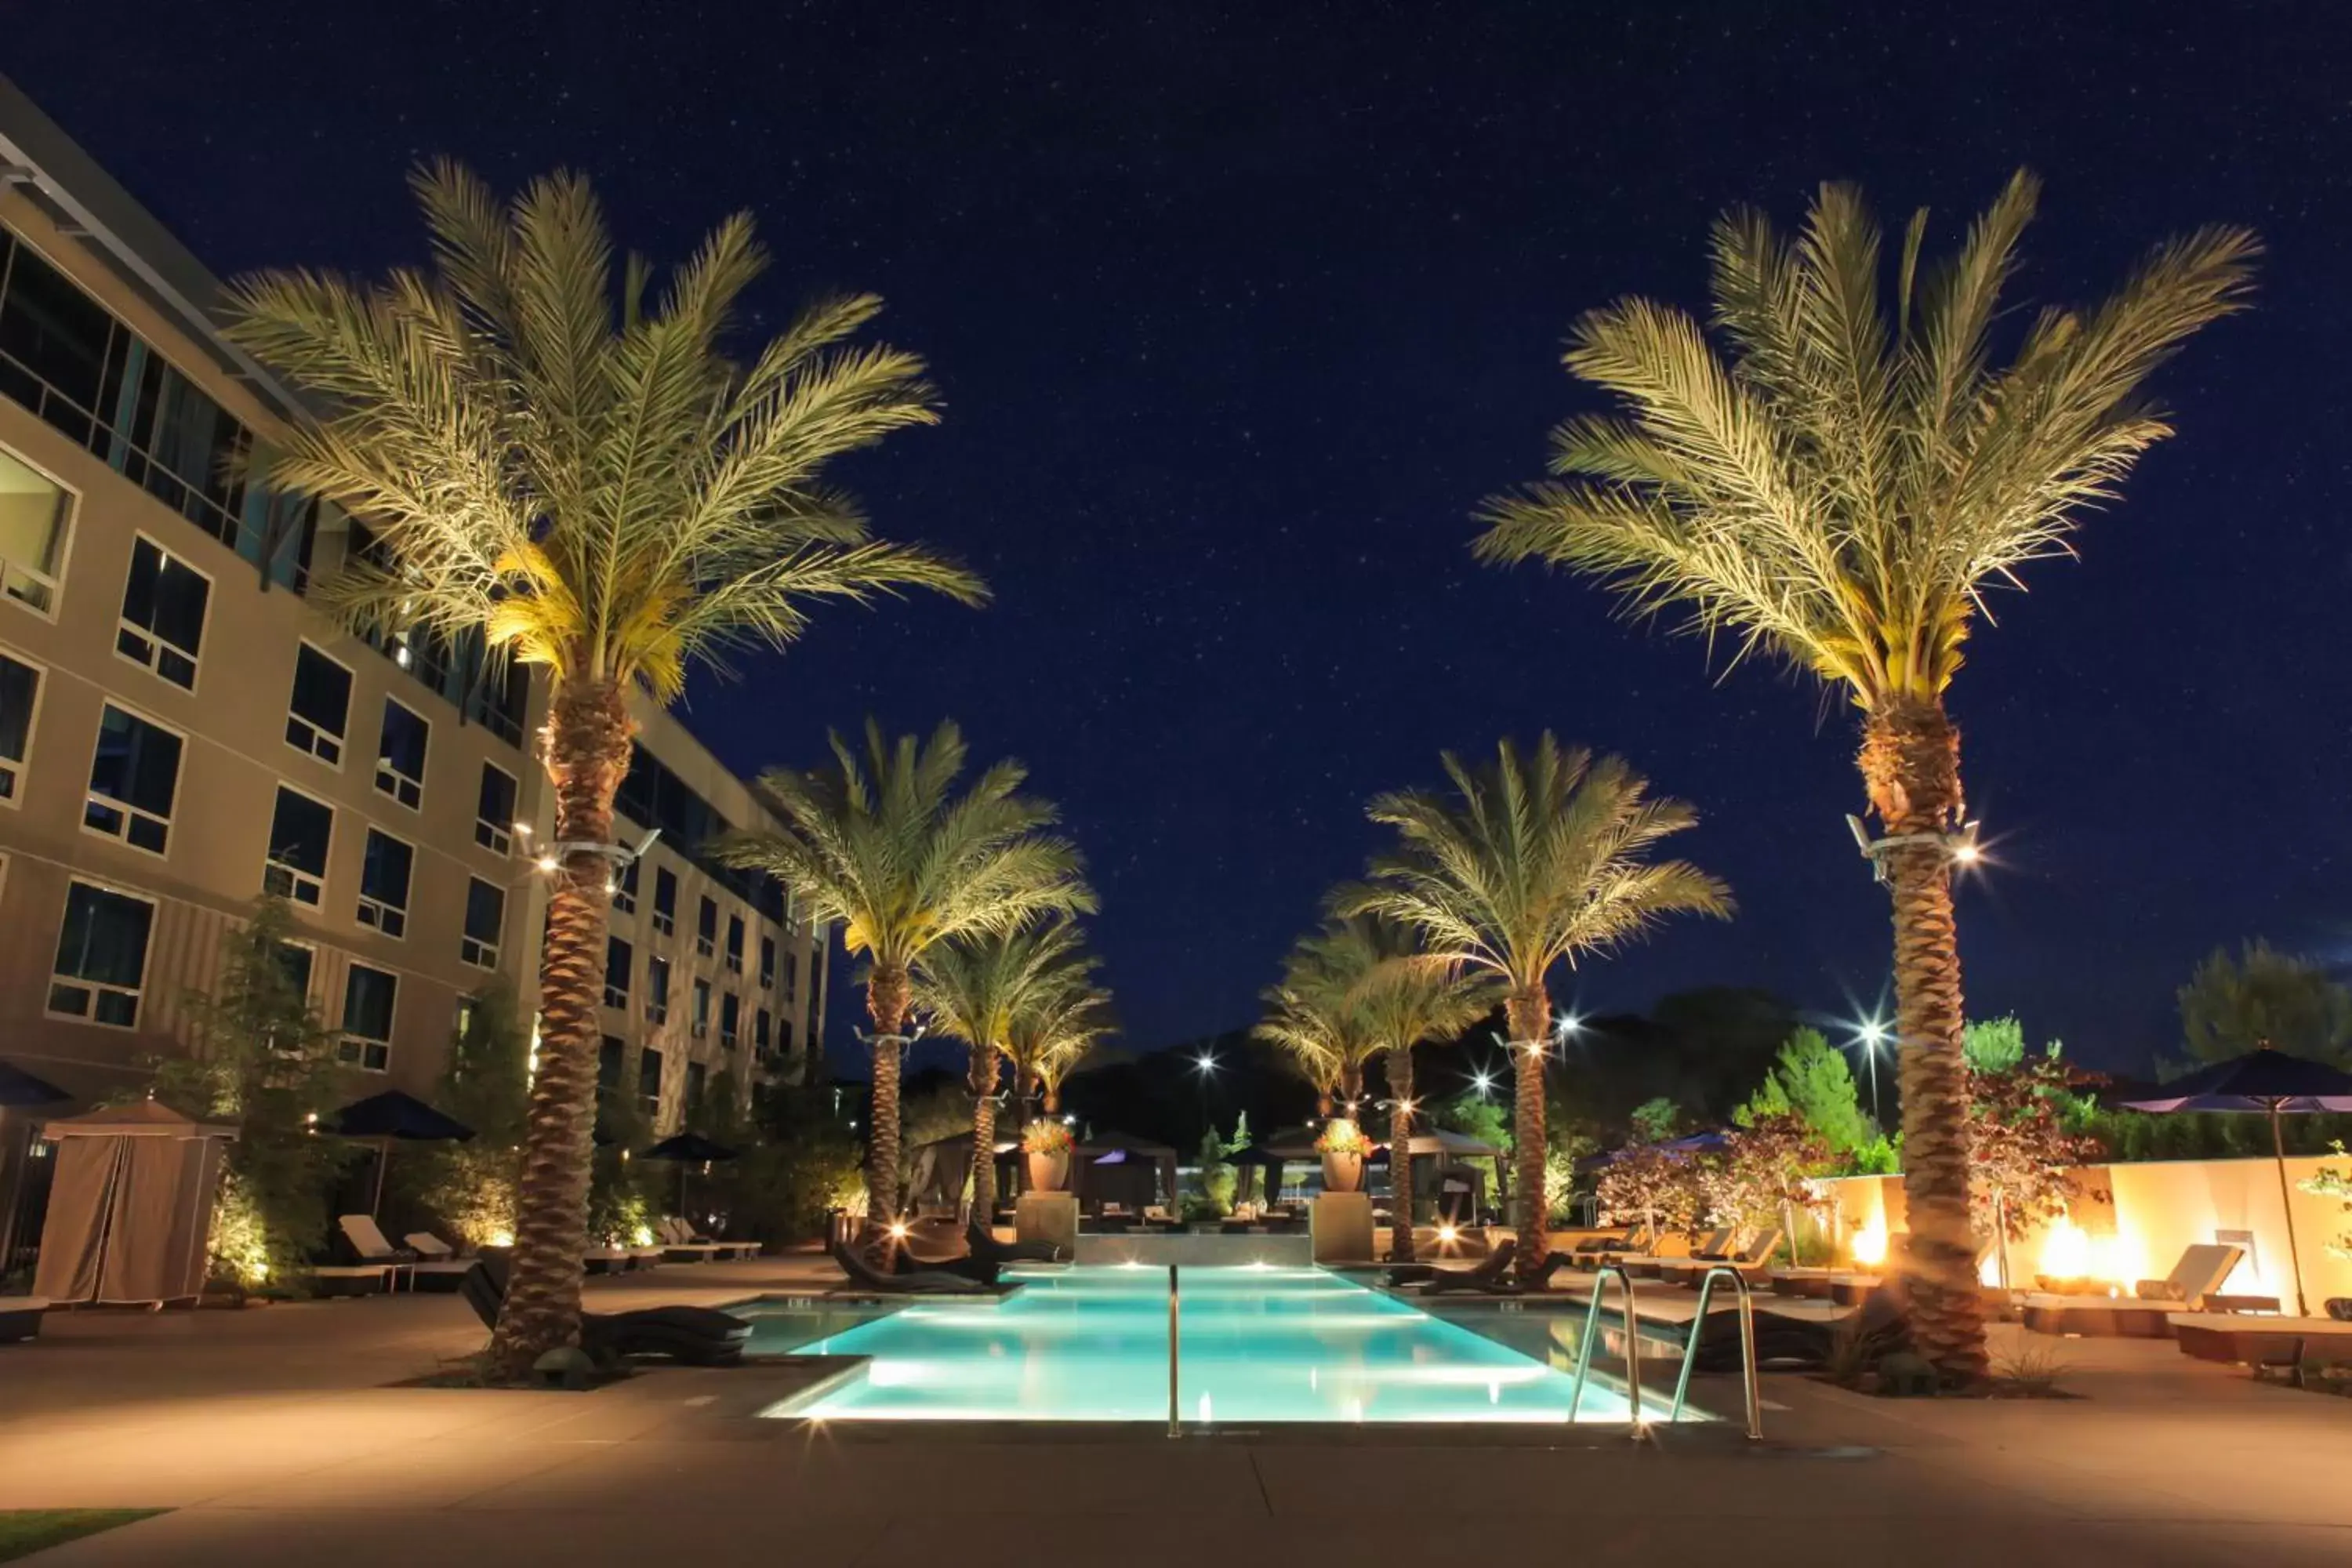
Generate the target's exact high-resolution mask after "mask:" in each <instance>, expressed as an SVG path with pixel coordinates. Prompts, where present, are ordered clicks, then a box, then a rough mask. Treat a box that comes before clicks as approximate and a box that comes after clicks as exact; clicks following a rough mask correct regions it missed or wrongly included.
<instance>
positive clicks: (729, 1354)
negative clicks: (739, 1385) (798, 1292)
mask: <svg viewBox="0 0 2352 1568" xmlns="http://www.w3.org/2000/svg"><path fill="white" fill-rule="evenodd" d="M507 1272H508V1262H507V1259H506V1257H505V1256H504V1255H503V1254H493V1255H490V1256H488V1257H483V1258H476V1259H475V1260H474V1261H473V1262H472V1263H470V1264H468V1265H467V1268H466V1274H465V1277H464V1279H463V1280H462V1282H461V1283H460V1284H459V1285H458V1287H457V1289H459V1291H460V1292H461V1293H463V1295H464V1296H465V1298H466V1302H467V1305H468V1306H470V1307H472V1308H473V1309H474V1315H475V1316H476V1317H478V1318H479V1319H481V1321H482V1326H483V1327H484V1328H486V1329H495V1328H497V1327H498V1322H499V1307H500V1306H501V1305H502V1304H503V1303H504V1302H505V1300H506V1296H507ZM750 1342H751V1324H750V1323H748V1322H746V1321H743V1320H742V1319H740V1318H738V1317H736V1316H734V1315H733V1314H731V1313H728V1312H721V1311H719V1310H717V1309H715V1308H711V1307H640V1308H638V1309H636V1310H635V1311H629V1312H583V1313H581V1314H580V1348H581V1349H582V1350H583V1351H585V1352H588V1355H589V1358H590V1359H591V1360H593V1361H595V1362H597V1363H600V1364H604V1365H610V1364H612V1363H614V1362H617V1361H619V1360H620V1359H622V1358H623V1357H625V1356H639V1355H661V1356H667V1357H669V1358H670V1359H671V1360H672V1361H677V1362H684V1363H687V1364H688V1365H689V1366H731V1365H733V1364H734V1363H737V1362H739V1361H741V1360H742V1359H743V1347H744V1346H745V1345H746V1344H748V1343H750Z"/></svg>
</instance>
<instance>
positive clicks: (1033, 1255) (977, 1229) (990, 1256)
mask: <svg viewBox="0 0 2352 1568" xmlns="http://www.w3.org/2000/svg"><path fill="white" fill-rule="evenodd" d="M963 1238H964V1244H965V1246H967V1247H970V1248H971V1256H972V1258H975V1259H976V1260H978V1261H979V1262H981V1263H982V1264H983V1265H993V1266H994V1267H997V1268H1003V1266H1004V1265H1005V1264H1008V1263H1067V1262H1068V1261H1069V1260H1070V1255H1069V1254H1068V1253H1067V1252H1066V1251H1064V1250H1063V1249H1062V1248H1061V1247H1060V1246H1058V1245H1057V1244H1055V1243H1054V1242H1050V1241H1014V1242H1003V1241H999V1240H997V1239H996V1237H995V1236H994V1235H993V1234H992V1233H991V1232H990V1231H988V1230H987V1229H986V1228H984V1227H983V1226H981V1225H980V1224H979V1222H977V1221H974V1222H973V1223H972V1224H971V1225H970V1226H966V1227H965V1229H964V1237H963Z"/></svg>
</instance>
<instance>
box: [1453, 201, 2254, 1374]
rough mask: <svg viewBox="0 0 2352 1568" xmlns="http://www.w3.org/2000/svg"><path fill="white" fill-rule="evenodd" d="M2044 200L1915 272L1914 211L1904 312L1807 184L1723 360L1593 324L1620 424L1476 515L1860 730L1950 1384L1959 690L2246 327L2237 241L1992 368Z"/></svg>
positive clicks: (2174, 251) (1963, 1149) (1914, 1220)
mask: <svg viewBox="0 0 2352 1568" xmlns="http://www.w3.org/2000/svg"><path fill="white" fill-rule="evenodd" d="M2039 192H2040V186H2039V184H2038V183H2037V182H2036V181H2035V180H2034V179H2033V178H2032V176H2031V175H2029V174H2024V173H2022V172H2020V173H2019V174H2017V175H2016V176H2015V177H2014V178H2012V179H2011V181H2010V183H2009V185H2008V187H2007V188H2006V189H2005V190H2003V191H2002V193H2001V194H2000V196H1999V198H1997V199H1996V200H1995V201H1994V203H1993V205H1991V207H1990V209H1988V210H1987V211H1986V213H1985V214H1984V215H1983V216H1981V217H1980V218H1979V219H1978V220H1977V223H1976V224H1975V226H1973V227H1972V228H1971V229H1970V231H1969V237H1968V239H1967V241H1966V243H1965V244H1964V245H1963V246H1962V247H1961V248H1960V250H1959V253H1958V256H1957V257H1955V258H1953V259H1952V260H1951V261H1950V262H1949V263H1948V264H1946V265H1943V266H1941V267H1936V268H1928V269H1926V270H1925V271H1923V270H1922V268H1921V266H1920V258H1921V251H1922V248H1923V246H1924V244H1925V240H1926V237H1927V215H1926V214H1925V213H1924V212H1921V213H1918V214H1916V215H1915V216H1913V218H1912V220H1911V223H1910V225H1909V226H1908V227H1907V228H1906V230H1905V232H1904V237H1903V242H1902V247H1901V251H1900V258H1899V260H1898V261H1897V263H1896V267H1895V294H1894V299H1893V301H1892V308H1891V311H1890V310H1889V308H1888V306H1887V304H1886V303H1885V302H1883V301H1882V299H1881V295H1880V287H1881V285H1880V276H1881V273H1882V271H1883V270H1884V258H1883V256H1882V253H1881V248H1882V247H1881V235H1880V231H1879V228H1878V226H1877V224H1876V223H1875V221H1874V220H1873V219H1872V217H1871V216H1870V215H1869V214H1868V212H1867V211H1866V210H1865V209H1864V205H1863V202H1862V196H1861V194H1860V193H1859V192H1858V191H1857V190H1855V189H1854V188H1853V186H1851V185H1843V184H1825V185H1822V187H1821V188H1820V190H1819V192H1818V193H1817V194H1816V195H1815V196H1814V198H1813V201H1812V203H1811V206H1810V207H1809V209H1808V210H1807V212H1806V216H1805V222H1804V226H1803V228H1802V231H1801V233H1799V234H1798V235H1797V236H1795V237H1793V238H1791V237H1783V236H1782V235H1781V234H1780V233H1779V232H1778V231H1776V230H1775V229H1774V227H1773V226H1772V225H1771V223H1770V222H1769V220H1768V219H1767V218H1766V217H1765V216H1763V215H1762V214H1760V213H1758V212H1755V211H1752V210H1748V209H1739V210H1736V211H1733V212H1731V213H1729V214H1727V215H1726V216H1724V217H1723V219H1722V220H1721V221H1720V222H1718V223H1717V226H1716V230H1715V267H1714V295H1715V301H1714V303H1715V316H1714V322H1715V325H1716V327H1717V329H1718V331H1719V332H1720V335H1721V337H1722V339H1723V342H1724V344H1725V347H1726V349H1727V353H1718V352H1717V349H1716V347H1715V346H1714V345H1712V344H1711V343H1710V342H1708V339H1707V336H1706V331H1705V330H1704V329H1703V328H1702V327H1701V326H1700V324H1699V323H1698V322H1697V321H1695V320H1693V319H1692V318H1691V317H1690V316H1688V315H1686V314H1685V313H1684V312H1683V311H1681V310H1676V309H1675V308H1673V307H1671V306H1667V305H1662V304H1659V303H1656V302H1654V301H1652V300H1643V299H1628V300H1620V301H1618V302H1616V303H1615V304H1612V305H1609V306H1607V307H1604V308H1603V309H1601V310H1594V311H1591V312H1590V313H1588V314H1587V315H1585V316H1584V317H1582V318H1581V319H1580V321H1578V322H1577V324H1576V326H1575V327H1574V328H1573V329H1572V330H1571V331H1570V342H1569V348H1568V352H1567V353H1566V355H1565V356H1564V357H1565V360H1566V363H1567V365H1568V367H1569V369H1570V371H1571V372H1572V373H1573V374H1576V375H1578V376H1580V377H1581V378H1582V379H1583V380H1585V381H1586V382H1588V383H1591V384H1593V385H1595V386H1597V387H1600V388H1601V389H1602V390H1603V391H1605V392H1607V393H1609V394H1610V395H1612V396H1613V397H1614V398H1615V399H1616V400H1617V403H1618V405H1619V406H1620V409H1621V411H1622V412H1621V413H1620V414H1616V415H1602V416H1580V417H1577V418H1573V419H1570V421H1568V422H1567V423H1566V424H1564V425H1562V426H1560V427H1559V429H1558V430H1557V431H1556V432H1555V433H1554V435H1553V438H1552V456H1551V467H1552V471H1553V473H1554V474H1555V475H1558V476H1559V479H1556V480H1555V481H1553V482H1549V483H1545V484H1538V485H1535V486H1531V487H1528V488H1527V489H1522V490H1519V491H1517V492H1514V493H1511V494H1507V495H1504V496H1500V497H1497V498H1495V499H1494V500H1490V501H1488V502H1487V503H1486V507H1485V509H1484V511H1483V517H1484V521H1486V523H1487V524H1488V528H1487V531H1486V533H1485V534H1484V535H1483V536H1482V537H1481V538H1480V539H1479V541H1478V543H1477V549H1478V552H1479V553H1480V555H1482V556H1483V557H1484V558H1486V559H1487V560H1490V561H1501V562H1510V561H1520V560H1525V559H1527V558H1528V557H1530V556H1538V557H1541V558H1543V559H1545V560H1548V561H1552V562H1556V563H1560V564H1564V565H1568V566H1572V567H1575V568H1577V569H1579V570H1580V571H1584V572H1587V573H1591V574H1595V575H1597V576H1600V577H1602V578H1605V579H1607V580H1609V581H1610V582H1611V583H1612V584H1613V585H1614V586H1616V587H1617V588H1618V589H1620V590H1621V591H1622V593H1623V594H1624V595H1626V597H1627V599H1628V601H1629V603H1630V604H1631V605H1632V606H1633V608H1634V609H1636V610H1638V611H1643V612H1647V611H1654V610H1659V609H1663V608H1664V607H1665V606H1666V605H1683V606H1685V607H1686V608H1688V609H1689V610H1690V612H1691V620H1692V624H1693V626H1695V627H1696V629H1698V630H1699V631H1701V632H1703V633H1705V634H1706V635H1707V636H1708V637H1709V638H1710V640H1712V639H1714V638H1716V637H1722V638H1724V639H1725V640H1726V641H1727V643H1728V644H1729V645H1730V646H1731V647H1733V648H1734V649H1735V658H1736V657H1738V656H1743V655H1745V654H1747V653H1748V652H1751V651H1756V650H1762V651H1766V652H1770V653H1777V654H1779V655H1780V656H1781V657H1782V658H1785V659H1787V660H1788V661H1789V662H1790V663H1791V664H1793V665H1795V666H1796V667H1797V668H1801V669H1804V670H1808V671H1810V672H1811V673H1812V674H1814V675H1816V676H1818V677H1820V678H1821V679H1823V680H1824V681H1827V682H1829V683H1830V684H1831V685H1832V686H1833V687H1836V688H1838V689H1843V691H1844V692H1845V693H1846V695H1847V696H1848V697H1849V698H1850V699H1851V700H1852V701H1853V704H1854V706H1855V708H1856V709H1857V710H1859V711H1860V713H1861V715H1862V725H1863V742H1862V750H1861V754H1860V757H1859V759H1858V760H1859V763H1860V765H1861V771H1862V775H1863V784H1864V793H1865V794H1866V795H1867V797H1868V799H1869V802H1870V808H1871V810H1872V811H1873V812H1874V814H1875V815H1876V816H1877V817H1878V820H1879V823H1880V826H1881V827H1882V830H1883V833H1884V836H1885V837H1884V840H1883V843H1884V847H1882V848H1881V849H1880V850H1879V851H1878V853H1877V856H1876V864H1877V866H1878V868H1879V870H1880V871H1881V873H1882V874H1883V875H1884V877H1885V880H1886V883H1887V889H1888V891H1889V893H1890V894H1892V896H1893V900H1894V914H1895V999H1896V1013H1897V1017H1898V1026H1899V1032H1900V1041H1901V1044H1900V1057H1901V1079H1902V1095H1903V1100H1902V1103H1903V1119H1904V1135H1905V1144H1904V1150H1905V1160H1904V1190H1905V1194H1906V1199H1907V1209H1908V1212H1909V1215H1910V1225H1911V1246H1910V1251H1909V1254H1908V1258H1907V1261H1906V1272H1907V1274H1908V1275H1909V1278H1910V1282H1911V1299H1912V1317H1913V1337H1914V1338H1915V1340H1916V1342H1918V1344H1919V1347H1920V1349H1921V1351H1922V1352H1923V1353H1925V1354H1926V1355H1927V1358H1928V1359H1929V1360H1931V1361H1933V1362H1934V1363H1936V1364H1937V1366H1938V1368H1939V1369H1941V1371H1942V1372H1943V1373H1945V1374H1946V1376H1948V1377H1949V1378H1953V1379H1962V1380H1967V1379H1974V1378H1978V1377H1980V1376H1982V1375H1983V1373H1984V1371H1985V1366H1986V1361H1985V1350H1984V1323H1983V1304H1982V1297H1981V1295H1980V1293H1979V1290H1978V1289H1977V1283H1976V1278H1975V1272H1974V1268H1973V1247H1972V1245H1971V1243H1970V1240H1969V1227H1968V1139H1967V1135H1968V1117H1967V1107H1966V1103H1965V1101H1964V1100H1963V1099H1962V1097H1961V1061H1960V1027H1961V1022H1962V1014H1961V988H1960V963H1959V948H1958V939H1957V936H1956V934H1955V931H1954V927H1953V919H1952V900H1951V886H1950V874H1951V866H1952V863H1953V857H1954V854H1955V847H1954V841H1953V840H1952V839H1951V838H1950V837H1948V835H1951V834H1952V833H1953V832H1954V831H1955V830H1956V829H1958V828H1959V827H1960V826H1961V824H1962V822H1963V820H1964V816H1965V812H1964V804H1963V800H1962V794H1961V788H1960V773H1959V734H1958V731H1957V730H1956V729H1955V728H1954V727H1953V725H1952V722H1951V720H1950V718H1949V716H1948V713H1947V712H1946V710H1945V706H1944V700H1945V692H1946V690H1947V689H1948V688H1949V686H1950V685H1951V682H1952V678H1953V677H1954V675H1956V674H1957V673H1958V669H1959V667H1960V663H1961V655H1962V649H1963V647H1964V646H1965V645H1966V643H1967V641H1968V638H1969V635H1970V633H1971V632H1972V631H1973V630H1974V629H1975V626H1976V621H1977V616H1978V611H1979V606H1980V604H1981V601H1982V598H1983V595H1984V592H1985V590H1986V588H1987V587H1988V586H1990V585H1992V584H2002V583H2010V582H2012V581H2013V580H2014V578H2015V574H2016V572H2017V570H2018V569H2019V568H2020V567H2021V566H2023V565H2025V564H2026V563H2030V562H2034V561H2038V560H2042V559H2043V558H2045V557H2048V556H2053V555H2062V554H2069V553H2071V547H2070V545H2069V536H2070V535H2071V534H2072V532H2073V531H2074V524H2075V518H2076V514H2077V513H2078V511H2079V510H2080V509H2081V508H2083V507H2084V506H2085V505H2091V504H2096V503H2099V502H2103V501H2106V500H2112V499H2113V498H2114V497H2115V495H2116V492H2117V489H2118V488H2119V487H2120V485H2121V483H2122V481H2123V479H2124V478H2125V476H2126V474H2127V473H2128V472H2129V471H2130V469H2131V468H2132V466H2133V464H2134V462H2135V461H2136V460H2137V458H2138V457H2139V455H2140V454H2141V453H2142V452H2144V451H2146V450H2147V448H2148V447H2151V446H2153V445H2155V444H2156V443H2157V442H2158V441H2159V440H2161V439H2162V438H2163V437H2166V436H2168V435H2169V434H2170V433H2171V432H2170V428H2169V426H2167V425H2166V424H2165V423H2164V421H2163V420H2162V419H2161V418H2160V417H2159V416H2158V414H2157V413H2156V412H2155V411H2154V410H2153V409H2152V408H2151V406H2150V405H2149V404H2148V403H2147V400H2146V399H2145V397H2144V396H2143V395H2142V391H2141V388H2142V385H2143V384H2144V383H2145V382H2146V381H2147V377H2148V375H2149V374H2150V373H2151V372H2153V371H2154V370H2155V369H2156V368H2157V367H2158V365H2159V364H2161V363H2163V362H2164V361H2165V360H2166V359H2168V357H2170V355H2171V354H2172V353H2173V352H2174V351H2175V350H2176V349H2177V348H2178V347H2179V345H2180V343H2181V342H2183V340H2185V339H2186V338H2188V337H2189V334H2191V333H2192V332H2194V331H2196V330H2197V329H2198V328H2200V327H2201V326H2204V325H2205V324H2206V323H2208V322H2210V321H2213V320H2215V319H2216V318H2218V317H2221V316H2225V315H2228V314H2230V313H2231V312H2233V311H2235V310H2240V309H2242V307H2243V305H2244V302H2245V299H2246V294H2247V289H2248V278H2249V272H2250V267H2251V263H2252V258H2253V257H2254V255H2255V252H2256V248H2257V247H2256V246H2255V242H2254V239H2253V237H2252V235H2250V234H2248V233H2247V232H2246V231H2244V230H2242V229H2235V228H2207V229H2200V230H2199V231H2198V232H2196V233H2195V234H2192V235H2189V236H2188V237H2185V238H2180V239H2175V240H2171V241H2168V242H2167V243H2165V244H2164V245H2162V246H2159V247H2158V248H2157V249H2156V250H2155V252H2154V253H2153V254H2152V255H2150V257H2149V258H2147V261H2146V262H2145V263H2143V264H2142V266H2141V267H2140V268H2139V269H2138V271H2137V272H2136V273H2134V274H2133V275H2132V276H2131V277H2130V278H2129V279H2127V280H2126V282H2125V284H2124V286H2123V288H2122V289H2120V290H2119V291H2118V292H2117V293H2116V294H2115V295H2114V296H2113V297H2112V298H2110V299H2108V300H2106V301H2105V302H2104V303H2102V304H2100V305H2098V306H2096V307H2095V308H2092V309H2090V310H2065V309H2058V308H2050V309H2044V310H2041V311H2040V312H2038V313H2036V314H2034V315H2033V316H2032V317H2031V318H2030V321H2029V322H2028V324H2027V325H2026V326H2025V327H2024V329H2023V332H2022V337H2021V341H2020V342H2018V343H2017V345H2016V348H2015V351H2014V353H2013V355H2012V357H2011V359H2010V362H2009V363H2007V364H2006V365H2003V366H1997V365H1996V363H1995V358H1994V344H1993V334H1994V331H1995V327H1996V323H1997V322H1999V321H2001V320H2003V317H2004V314H2005V312H2004V311H2003V310H2001V307H2000V295H2001V291H2002V289H2003V287H2004V286H2005V285H2006V284H2007V283H2008V282H2009V281H2010V279H2011V276H2012V274H2013V273H2014V272H2015V270H2016V268H2017V245H2018V241H2019V238H2020V237H2021V235H2022V234H2023V232H2024V229H2025V227H2026V225H2027V223H2028V222H2029V221H2030V220H2031V218H2032V215H2033V209H2034V205H2035V203H2036V200H2037V198H2038V195H2039ZM1890 314H1891V318H1892V319H1891V320H1890Z"/></svg>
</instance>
